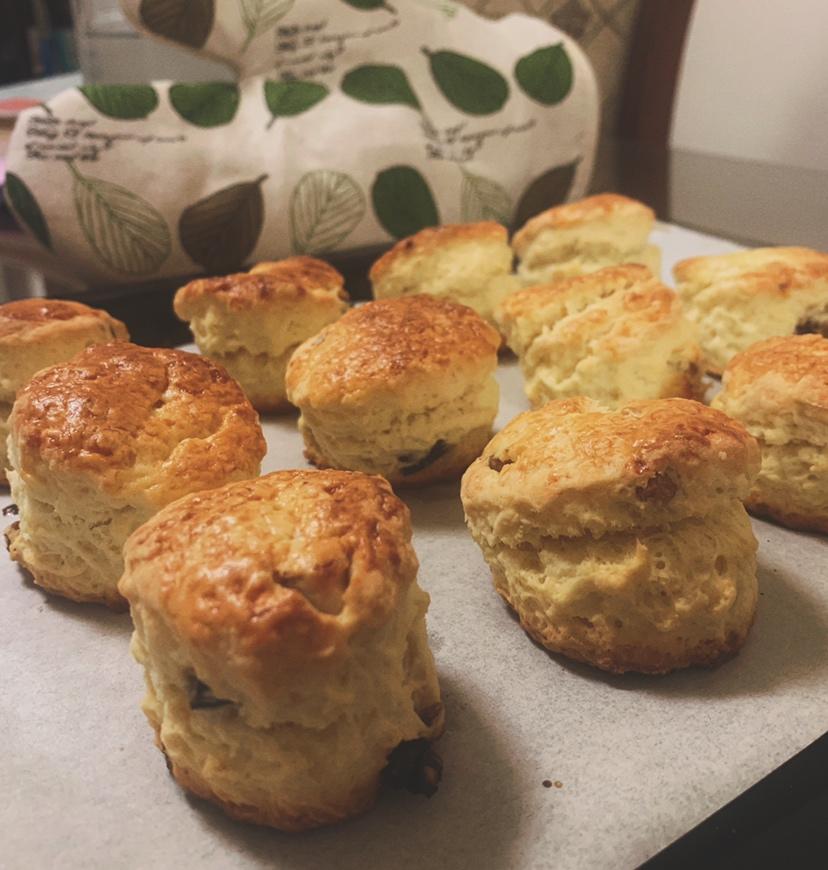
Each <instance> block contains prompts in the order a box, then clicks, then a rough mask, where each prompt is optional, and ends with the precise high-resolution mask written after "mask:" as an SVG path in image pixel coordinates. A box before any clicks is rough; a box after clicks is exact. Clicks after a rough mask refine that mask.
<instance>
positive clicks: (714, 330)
mask: <svg viewBox="0 0 828 870" xmlns="http://www.w3.org/2000/svg"><path fill="white" fill-rule="evenodd" d="M673 273H674V275H675V278H676V289H677V290H678V292H679V294H680V296H681V298H682V301H683V302H684V310H685V311H686V312H687V316H688V317H689V318H690V319H691V320H693V321H695V322H696V323H697V324H698V326H699V336H700V338H699V340H700V341H701V346H702V350H703V351H704V355H705V359H706V361H707V367H708V371H710V372H712V373H714V374H721V373H722V371H723V370H724V367H725V366H726V365H727V363H728V361H729V360H730V358H731V357H733V356H734V355H735V354H737V353H739V351H742V350H745V349H746V348H748V347H750V345H752V344H754V343H755V342H757V341H761V340H762V339H765V338H772V337H773V336H775V335H793V334H794V333H807V332H818V333H822V334H823V335H828V254H822V253H820V252H819V251H812V250H811V249H810V248H756V249H755V250H752V251H740V252H739V253H736V254H720V255H718V256H712V257H694V258H693V259H691V260H682V262H680V263H678V264H677V265H676V267H675V269H674V270H673Z"/></svg>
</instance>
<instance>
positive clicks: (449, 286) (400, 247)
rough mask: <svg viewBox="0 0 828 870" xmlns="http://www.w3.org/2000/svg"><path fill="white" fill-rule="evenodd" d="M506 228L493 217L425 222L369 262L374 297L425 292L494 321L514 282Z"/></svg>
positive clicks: (514, 287) (518, 285)
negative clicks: (442, 223)
mask: <svg viewBox="0 0 828 870" xmlns="http://www.w3.org/2000/svg"><path fill="white" fill-rule="evenodd" d="M512 260H513V254H512V249H511V248H510V247H509V235H508V233H507V232H506V227H504V226H502V225H501V224H498V223H495V222H494V221H480V222H479V223H473V224H448V225H446V226H442V227H429V228H427V229H424V230H420V232H418V233H415V234H414V235H413V236H410V237H409V238H407V239H402V240H401V241H399V242H397V244H396V245H394V247H393V248H391V250H390V251H387V252H386V253H385V254H383V255H382V256H381V257H380V258H379V259H378V260H377V261H376V262H375V263H374V265H373V266H372V267H371V272H370V277H371V286H372V288H373V293H374V298H375V299H389V298H394V297H397V296H410V295H412V294H417V293H428V294H431V295H432V296H437V297H440V298H443V299H449V300H451V301H453V302H460V303H462V304H463V305H468V306H469V308H473V309H474V310H475V311H476V312H477V313H478V314H479V315H480V316H481V317H482V318H484V319H485V320H487V321H488V322H489V323H491V324H493V325H494V309H495V306H496V305H497V303H498V302H500V300H501V299H503V298H505V297H506V296H507V295H508V294H509V293H511V292H512V291H513V290H516V289H517V288H518V287H520V281H519V280H518V278H517V277H516V276H515V275H513V274H512Z"/></svg>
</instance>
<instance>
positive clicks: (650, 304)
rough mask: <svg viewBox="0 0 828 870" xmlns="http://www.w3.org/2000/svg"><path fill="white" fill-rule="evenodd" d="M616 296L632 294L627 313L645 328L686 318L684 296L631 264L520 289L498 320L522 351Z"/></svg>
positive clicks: (628, 297)
mask: <svg viewBox="0 0 828 870" xmlns="http://www.w3.org/2000/svg"><path fill="white" fill-rule="evenodd" d="M616 293H624V294H626V295H625V296H624V313H625V315H626V316H627V317H628V318H629V319H630V322H631V323H637V324H640V326H641V327H642V328H644V327H647V326H650V325H652V324H654V323H659V322H661V321H663V320H674V319H676V317H679V316H680V312H681V303H680V300H679V298H678V296H677V295H676V294H675V293H674V292H673V291H672V290H670V288H669V287H666V286H664V285H663V284H662V283H661V282H660V281H658V280H657V279H656V278H655V277H654V276H653V273H652V272H651V271H650V270H649V269H648V268H647V267H646V266H639V265H636V264H633V263H627V264H624V265H621V266H609V267H607V268H606V269H601V270H599V271H598V272H590V273H588V274H586V275H579V276H577V277H574V278H559V279H558V280H556V281H550V282H549V283H546V284H537V285H535V286H534V287H526V288H524V289H522V290H517V291H516V292H514V293H511V294H509V296H507V297H506V298H505V299H504V300H503V302H501V303H500V306H499V308H498V310H497V312H496V317H497V320H498V322H499V323H500V324H501V325H502V326H503V328H504V331H505V332H506V333H507V336H508V337H509V342H510V345H511V344H512V340H513V339H514V340H516V342H517V345H518V347H519V348H522V347H525V346H527V345H528V344H529V343H531V341H532V339H533V338H535V337H536V336H537V334H539V333H540V332H541V331H542V330H543V328H544V325H545V324H548V323H550V322H551V321H558V320H562V319H563V318H565V317H567V316H570V315H576V314H579V313H581V312H582V311H583V310H584V309H586V308H587V307H588V306H589V305H590V304H591V303H593V302H596V301H599V300H600V299H602V298H606V297H608V296H612V295H614V294H616ZM513 346H514V345H513Z"/></svg>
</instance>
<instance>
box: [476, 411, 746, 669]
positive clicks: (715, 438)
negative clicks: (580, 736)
mask: <svg viewBox="0 0 828 870" xmlns="http://www.w3.org/2000/svg"><path fill="white" fill-rule="evenodd" d="M758 468H759V448H758V446H757V444H756V442H755V440H754V439H753V438H752V437H751V436H750V435H749V434H748V433H747V432H746V431H745V429H744V428H743V427H742V426H741V425H740V424H739V423H737V422H736V421H734V420H731V419H730V418H728V417H727V416H725V415H724V414H722V413H720V412H718V411H715V410H712V409H710V408H707V407H705V406H704V405H701V404H699V403H698V402H693V401H690V400H687V399H655V400H650V401H640V402H630V403H629V404H627V405H625V406H624V407H622V408H620V409H618V410H608V409H606V408H604V407H603V406H602V405H600V404H599V403H597V402H594V401H592V400H590V399H585V398H575V399H564V400H560V401H556V402H550V403H549V404H548V405H545V406H544V407H542V408H539V409H538V410H536V411H528V412H526V413H524V414H521V415H520V416H518V417H516V418H515V419H514V420H513V421H512V422H511V423H509V425H508V426H506V428H505V429H503V431H501V432H500V433H499V434H498V435H496V436H495V437H494V438H493V439H492V441H491V443H490V444H489V445H488V446H487V447H486V449H485V450H484V451H483V455H482V456H481V457H480V458H479V459H477V460H476V461H475V462H474V463H473V464H472V465H471V466H470V468H469V469H468V471H467V472H466V474H465V475H464V476H463V484H462V488H461V498H462V500H463V507H464V509H465V512H466V522H467V524H468V526H469V529H470V530H471V533H472V535H473V537H474V539H475V540H476V541H477V543H478V544H479V546H480V547H481V549H482V551H483V555H484V556H485V558H486V561H487V562H488V563H489V566H490V568H491V569H492V575H493V577H494V583H495V588H496V589H497V591H498V592H499V594H500V595H501V596H502V597H503V598H504V599H505V600H506V601H507V602H508V603H509V604H510V605H511V606H512V607H513V608H514V609H515V610H516V611H517V614H518V616H519V617H520V620H521V624H522V625H523V627H524V628H525V629H526V631H527V632H528V633H529V634H530V635H531V636H532V637H533V638H535V639H536V640H537V641H539V642H540V643H542V644H543V645H544V646H546V647H547V648H548V649H550V650H553V651H555V652H559V653H562V654H564V655H566V656H569V657H570V658H574V659H577V660H579V661H584V662H589V663H590V664H593V665H596V666H597V667H599V668H602V669H604V670H607V671H612V672H615V673H621V672H624V671H629V670H633V671H642V672H644V673H655V674H658V673H666V672H668V671H671V670H673V669H675V668H682V667H687V666H690V665H712V664H715V663H716V662H718V661H719V660H720V659H722V658H723V657H725V656H728V655H731V654H733V653H735V652H736V651H737V650H738V649H739V648H740V647H741V646H742V644H743V643H744V641H745V639H746V637H747V634H748V631H749V629H750V626H751V624H752V622H753V618H754V613H755V610H756V602H757V594H758V593H757V583H756V540H755V538H754V536H753V533H752V531H751V528H750V521H749V519H748V516H747V514H746V512H745V509H744V507H743V505H742V501H741V500H742V499H743V498H744V497H745V496H746V495H747V494H748V492H749V491H750V488H751V486H752V484H753V481H754V479H755V477H756V473H757V471H758Z"/></svg>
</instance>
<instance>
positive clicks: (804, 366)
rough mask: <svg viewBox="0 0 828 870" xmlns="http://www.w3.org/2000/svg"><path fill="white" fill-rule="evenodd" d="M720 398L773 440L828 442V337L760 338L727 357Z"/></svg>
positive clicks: (718, 403) (726, 408)
mask: <svg viewBox="0 0 828 870" xmlns="http://www.w3.org/2000/svg"><path fill="white" fill-rule="evenodd" d="M715 404H716V407H719V408H721V409H722V410H723V411H725V412H726V413H728V414H732V415H733V416H734V417H736V418H737V419H739V420H741V421H742V422H744V423H745V424H746V425H747V426H748V427H750V428H753V427H754V426H755V427H758V428H759V429H761V430H762V433H763V438H764V439H765V440H769V441H771V442H773V443H786V442H787V441H789V440H791V439H792V438H793V439H794V440H801V441H810V442H812V443H815V444H823V445H828V339H826V338H823V337H822V336H821V335H813V334H811V335H786V336H782V337H779V338H768V339H765V340H764V341H758V342H756V344H753V345H751V346H750V347H749V348H748V349H747V350H743V351H742V352H741V353H739V354H737V355H736V356H735V357H733V359H732V360H731V361H730V362H729V363H728V365H727V368H726V369H725V371H724V374H723V376H722V391H721V393H719V395H718V396H717V397H716V400H715Z"/></svg>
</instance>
